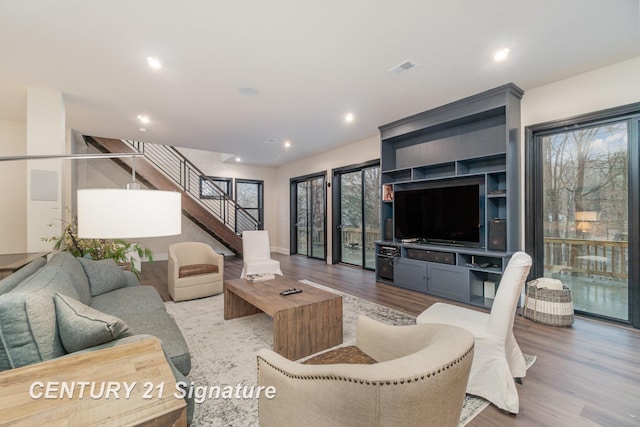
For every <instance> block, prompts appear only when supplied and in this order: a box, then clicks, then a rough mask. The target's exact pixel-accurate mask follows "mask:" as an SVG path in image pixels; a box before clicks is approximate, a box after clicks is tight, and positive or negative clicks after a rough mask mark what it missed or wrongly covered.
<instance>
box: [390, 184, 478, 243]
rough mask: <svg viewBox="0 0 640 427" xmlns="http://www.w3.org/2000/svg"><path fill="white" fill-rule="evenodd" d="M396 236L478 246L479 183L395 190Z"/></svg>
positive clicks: (428, 241) (426, 241)
mask: <svg viewBox="0 0 640 427" xmlns="http://www.w3.org/2000/svg"><path fill="white" fill-rule="evenodd" d="M393 214H394V221H395V237H396V239H420V241H422V242H424V243H434V244H450V245H463V246H472V247H479V246H480V185H479V184H470V185H466V184H465V185H457V186H448V187H435V188H425V189H419V190H406V191H396V192H395V195H394V212H393Z"/></svg>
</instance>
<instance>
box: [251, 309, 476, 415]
mask: <svg viewBox="0 0 640 427" xmlns="http://www.w3.org/2000/svg"><path fill="white" fill-rule="evenodd" d="M356 347H357V348H358V349H360V350H361V351H362V352H364V353H365V354H366V355H368V356H369V357H371V358H373V359H374V360H375V361H377V363H374V364H364V363H355V364H351V363H349V362H336V363H333V364H303V363H299V362H296V361H292V360H289V359H287V358H285V357H283V356H281V355H279V354H278V353H276V352H274V351H272V350H270V349H266V348H264V349H261V350H260V351H259V352H258V384H259V385H260V386H264V387H269V386H272V387H275V390H276V396H275V398H273V399H269V398H266V397H265V394H264V393H262V394H261V395H260V400H259V402H258V414H259V421H260V422H259V424H260V426H261V427H275V426H277V427H289V426H291V427H294V426H296V427H297V426H306V427H316V426H317V427H321V426H322V427H324V426H362V427H365V426H367V427H368V426H403V427H414V426H415V427H418V426H427V425H430V426H439V427H440V426H443V427H445V426H450V427H457V426H458V424H459V422H460V413H461V411H462V406H463V402H464V396H465V386H466V384H467V379H468V378H469V370H470V369H471V362H472V358H473V336H472V335H471V334H470V333H469V332H467V331H465V330H464V329H462V328H456V327H453V326H450V325H406V326H394V325H387V324H384V323H380V322H378V321H376V320H373V319H370V318H368V317H365V316H360V317H359V318H358V324H357V329H356Z"/></svg>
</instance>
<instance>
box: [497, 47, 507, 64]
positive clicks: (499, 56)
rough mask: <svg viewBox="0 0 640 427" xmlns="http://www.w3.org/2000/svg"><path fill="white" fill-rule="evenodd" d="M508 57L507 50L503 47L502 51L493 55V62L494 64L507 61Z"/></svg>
mask: <svg viewBox="0 0 640 427" xmlns="http://www.w3.org/2000/svg"><path fill="white" fill-rule="evenodd" d="M508 56H509V48H508V47H505V48H503V49H500V50H498V51H496V53H495V54H494V55H493V60H494V61H496V62H501V61H504V60H505V59H507V57H508Z"/></svg>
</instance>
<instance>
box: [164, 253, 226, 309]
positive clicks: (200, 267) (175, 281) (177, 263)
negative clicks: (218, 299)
mask: <svg viewBox="0 0 640 427" xmlns="http://www.w3.org/2000/svg"><path fill="white" fill-rule="evenodd" d="M168 270H169V271H168V274H169V294H170V295H171V298H173V300H174V301H182V300H187V299H194V298H202V297H208V296H211V295H215V294H219V293H221V292H222V288H223V285H222V283H223V277H224V256H222V255H220V254H219V253H217V252H215V251H214V250H213V249H211V246H209V245H207V244H206V243H201V242H182V243H174V244H172V245H171V246H169V267H168Z"/></svg>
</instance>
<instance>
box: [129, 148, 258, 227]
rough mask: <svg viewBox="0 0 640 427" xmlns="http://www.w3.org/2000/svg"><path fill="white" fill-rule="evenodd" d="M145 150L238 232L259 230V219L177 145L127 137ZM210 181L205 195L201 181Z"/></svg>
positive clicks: (161, 167) (164, 170)
mask: <svg viewBox="0 0 640 427" xmlns="http://www.w3.org/2000/svg"><path fill="white" fill-rule="evenodd" d="M123 141H124V142H125V143H127V144H129V145H130V146H131V147H133V148H135V149H136V150H138V151H139V152H141V153H143V154H144V157H145V159H147V160H148V161H150V162H151V163H153V164H154V165H155V166H156V167H157V168H158V169H159V170H161V171H162V172H163V173H164V174H165V175H166V176H167V177H169V178H171V179H172V180H173V181H174V182H175V183H176V184H178V185H179V186H180V187H181V188H182V189H183V190H184V191H185V192H186V193H187V194H189V195H190V196H191V197H192V198H193V199H194V200H196V201H197V202H198V203H199V204H200V205H201V206H202V207H204V208H205V209H206V210H207V211H209V213H210V214H212V215H213V216H214V217H216V218H217V219H218V220H220V221H221V222H223V223H224V224H225V225H226V226H227V227H229V228H231V229H232V230H233V231H234V232H235V233H236V234H241V233H242V232H243V231H245V230H258V229H259V228H261V227H260V223H259V221H258V220H257V219H256V218H254V217H253V215H251V214H250V213H249V212H247V211H246V210H244V209H243V208H242V207H241V206H239V205H238V204H237V203H236V202H235V200H233V199H231V198H230V197H229V195H228V194H227V193H226V192H225V191H224V190H222V189H221V188H220V187H219V186H217V185H216V183H215V182H214V181H212V180H211V179H209V178H208V177H207V176H206V175H205V174H204V173H202V172H201V171H200V170H199V169H198V168H197V167H196V166H195V165H194V164H193V163H191V162H190V161H189V160H188V159H187V158H185V157H184V156H183V155H182V154H181V153H180V152H179V151H177V150H176V149H175V148H174V147H170V146H167V145H158V144H148V143H144V142H140V141H130V140H123ZM202 180H204V181H206V182H207V190H208V194H207V196H206V198H203V197H201V194H200V188H201V181H202Z"/></svg>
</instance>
